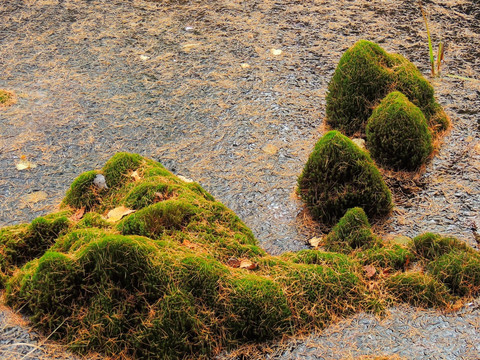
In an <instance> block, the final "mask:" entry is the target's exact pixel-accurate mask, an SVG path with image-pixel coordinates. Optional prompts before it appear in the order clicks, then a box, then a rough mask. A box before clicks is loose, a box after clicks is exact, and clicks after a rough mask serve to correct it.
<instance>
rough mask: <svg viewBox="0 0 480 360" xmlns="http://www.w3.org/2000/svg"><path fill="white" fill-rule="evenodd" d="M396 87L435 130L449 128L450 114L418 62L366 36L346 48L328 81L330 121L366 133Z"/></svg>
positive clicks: (336, 126)
mask: <svg viewBox="0 0 480 360" xmlns="http://www.w3.org/2000/svg"><path fill="white" fill-rule="evenodd" d="M394 90H397V91H400V92H402V93H403V94H405V95H406V96H407V98H408V99H409V100H410V101H411V102H412V103H414V104H415V105H416V106H418V107H419V108H420V109H421V110H422V112H423V113H424V115H425V117H426V118H427V122H428V125H429V127H430V128H431V129H432V131H433V132H434V133H435V134H436V133H439V132H441V131H444V130H446V129H447V127H448V118H447V116H446V115H445V113H444V112H443V110H442V108H441V107H440V106H439V105H438V103H437V102H436V101H435V99H434V97H433V93H434V92H433V88H432V86H431V85H430V84H429V83H428V81H427V80H426V79H425V78H424V77H423V76H422V74H421V73H420V72H419V71H418V69H417V68H416V67H415V65H413V64H412V63H411V62H409V61H408V60H407V59H405V58H404V57H403V56H401V55H398V54H389V53H387V52H385V51H384V50H383V49H382V48H381V47H380V46H378V45H377V44H375V43H373V42H369V41H365V40H360V41H358V42H357V43H356V44H355V45H354V46H352V47H351V48H350V49H348V50H347V51H346V52H345V54H344V55H343V56H342V58H341V59H340V61H339V63H338V66H337V69H336V70H335V73H334V75H333V78H332V80H331V81H330V83H329V85H328V93H327V109H326V111H327V124H328V125H330V126H331V127H332V128H334V129H338V130H340V131H342V132H343V133H345V134H347V135H353V134H355V133H364V131H365V126H366V123H367V119H368V118H369V117H370V115H371V114H372V109H373V108H375V107H376V106H377V105H378V103H379V102H380V100H381V99H383V98H384V97H385V96H386V95H387V94H388V93H389V92H391V91H394Z"/></svg>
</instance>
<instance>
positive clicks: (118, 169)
mask: <svg viewBox="0 0 480 360" xmlns="http://www.w3.org/2000/svg"><path fill="white" fill-rule="evenodd" d="M142 160H143V158H142V157H141V156H140V155H138V154H129V153H124V152H121V153H117V154H115V155H113V156H112V158H111V159H110V160H108V161H107V162H106V164H105V165H104V166H103V168H102V173H103V175H104V176H105V182H106V183H107V186H108V187H109V188H117V187H118V186H119V185H121V184H124V183H125V182H126V181H133V178H132V177H131V176H129V175H130V173H132V172H133V171H135V170H137V169H138V168H139V167H140V164H141V163H142Z"/></svg>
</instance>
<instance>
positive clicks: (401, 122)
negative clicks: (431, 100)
mask: <svg viewBox="0 0 480 360" xmlns="http://www.w3.org/2000/svg"><path fill="white" fill-rule="evenodd" d="M366 133H367V146H368V149H369V150H370V154H371V156H372V158H373V159H375V161H376V162H377V163H379V164H382V165H383V166H385V167H387V168H392V169H393V170H408V171H413V170H416V169H418V168H419V167H420V166H421V165H423V164H424V163H425V161H426V160H427V158H428V157H429V155H430V154H431V152H432V150H433V145H432V136H431V133H430V130H429V129H428V126H427V122H426V120H425V116H424V115H423V113H422V111H421V110H420V109H419V108H418V107H417V106H415V105H414V104H413V103H411V102H410V101H409V100H408V99H407V97H406V96H405V95H403V94H402V93H400V92H398V91H394V92H391V93H390V94H388V95H387V96H386V97H385V98H384V99H383V100H382V101H381V102H380V104H379V105H378V106H377V107H376V108H375V110H374V111H373V113H372V116H370V118H369V119H368V123H367V128H366Z"/></svg>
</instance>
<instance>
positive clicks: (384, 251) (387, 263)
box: [355, 243, 416, 270]
mask: <svg viewBox="0 0 480 360" xmlns="http://www.w3.org/2000/svg"><path fill="white" fill-rule="evenodd" d="M355 257H356V258H357V259H358V261H360V263H362V264H363V265H372V266H374V267H375V268H383V269H387V270H403V269H404V268H405V267H406V266H407V265H408V264H409V263H410V262H413V261H415V260H416V258H415V254H413V253H412V252H411V251H409V250H408V249H407V248H405V247H403V246H401V245H398V244H390V243H387V244H383V246H381V245H378V244H377V245H376V246H374V247H372V248H370V249H366V250H364V251H361V252H358V253H357V254H355Z"/></svg>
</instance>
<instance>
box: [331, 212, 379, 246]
mask: <svg viewBox="0 0 480 360" xmlns="http://www.w3.org/2000/svg"><path fill="white" fill-rule="evenodd" d="M379 242H380V239H378V238H377V237H376V236H375V235H374V234H373V233H372V230H371V227H370V223H369V222H368V218H367V215H366V214H365V212H364V211H363V210H362V209H361V208H358V207H356V208H352V209H349V210H348V211H347V212H346V213H345V215H344V216H343V217H342V218H341V219H340V221H339V222H338V223H337V224H336V225H335V226H334V227H333V229H332V230H331V231H330V233H329V234H328V235H327V236H326V237H325V248H326V249H327V250H328V251H334V252H339V253H343V254H350V253H351V252H352V251H353V250H356V249H368V248H371V247H373V246H375V245H376V244H378V243H379Z"/></svg>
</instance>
